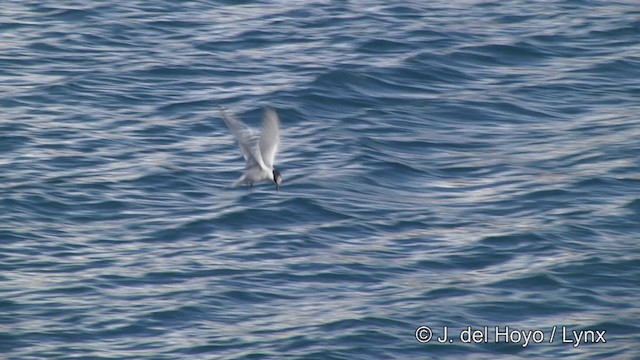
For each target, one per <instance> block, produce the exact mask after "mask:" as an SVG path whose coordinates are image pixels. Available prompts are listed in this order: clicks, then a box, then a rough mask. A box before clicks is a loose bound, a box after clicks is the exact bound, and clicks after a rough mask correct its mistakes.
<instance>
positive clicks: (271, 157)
mask: <svg viewBox="0 0 640 360" xmlns="http://www.w3.org/2000/svg"><path fill="white" fill-rule="evenodd" d="M279 144H280V120H279V119H278V115H277V114H276V112H275V111H274V110H273V109H270V108H266V109H264V115H263V120H262V135H261V136H260V153H261V154H262V160H263V162H264V164H265V165H266V167H267V168H268V169H273V164H274V162H275V159H276V152H278V145H279Z"/></svg>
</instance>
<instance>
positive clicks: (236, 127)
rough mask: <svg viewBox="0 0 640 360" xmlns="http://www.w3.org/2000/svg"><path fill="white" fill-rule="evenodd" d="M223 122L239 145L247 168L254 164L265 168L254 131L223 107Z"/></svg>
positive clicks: (221, 111)
mask: <svg viewBox="0 0 640 360" xmlns="http://www.w3.org/2000/svg"><path fill="white" fill-rule="evenodd" d="M220 113H221V114H222V118H223V119H224V122H225V123H226V124H227V126H228V127H229V130H231V132H232V133H233V136H234V137H235V138H236V141H238V144H239V145H240V150H241V151H242V155H244V158H245V160H247V165H246V166H245V167H246V168H247V169H248V168H251V167H254V166H256V165H258V166H260V167H261V168H266V167H265V165H264V162H263V161H262V155H261V154H260V147H259V146H258V144H257V143H256V140H255V138H256V134H255V131H253V130H251V129H250V128H248V127H247V125H245V124H244V123H243V122H242V121H240V120H238V119H236V118H235V116H233V115H231V114H230V113H228V112H227V111H226V110H225V109H222V108H221V109H220Z"/></svg>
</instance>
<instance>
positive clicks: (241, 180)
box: [231, 175, 246, 187]
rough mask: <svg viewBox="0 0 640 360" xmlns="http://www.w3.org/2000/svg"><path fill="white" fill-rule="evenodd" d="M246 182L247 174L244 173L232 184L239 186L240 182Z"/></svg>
mask: <svg viewBox="0 0 640 360" xmlns="http://www.w3.org/2000/svg"><path fill="white" fill-rule="evenodd" d="M245 182H246V179H245V176H244V175H242V176H240V177H239V178H238V180H236V181H234V182H233V185H231V186H232V187H236V186H238V185H240V184H242V183H245Z"/></svg>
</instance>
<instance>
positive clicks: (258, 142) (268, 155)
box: [220, 109, 283, 191]
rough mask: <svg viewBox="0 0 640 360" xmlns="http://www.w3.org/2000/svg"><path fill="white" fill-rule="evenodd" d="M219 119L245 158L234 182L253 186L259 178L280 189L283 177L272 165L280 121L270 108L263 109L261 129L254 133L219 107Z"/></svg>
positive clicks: (277, 142)
mask: <svg viewBox="0 0 640 360" xmlns="http://www.w3.org/2000/svg"><path fill="white" fill-rule="evenodd" d="M220 112H221V113H222V118H223V119H224V122H225V123H226V124H227V126H228V127H229V130H231V132H232V133H233V136H234V137H235V138H236V141H238V144H239V145H240V150H241V151H242V155H244V158H245V160H246V161H247V163H246V165H245V172H244V174H243V175H242V176H241V177H240V178H239V179H238V180H236V182H235V183H234V186H235V185H238V184H242V183H244V184H247V185H253V183H258V182H261V181H271V182H273V183H275V184H276V190H277V191H280V184H282V181H283V178H282V176H281V175H280V172H279V171H278V170H276V169H275V168H274V162H275V158H276V152H277V151H278V145H279V143H280V129H279V128H280V121H279V120H278V115H277V114H276V112H275V111H274V110H272V109H265V110H264V115H263V122H262V132H261V133H260V135H259V136H258V133H257V132H256V131H255V130H252V129H250V128H248V127H247V126H246V125H245V124H243V123H242V122H241V121H240V120H238V119H236V118H235V117H234V116H232V115H231V114H229V113H227V112H226V111H225V110H224V109H221V110H220Z"/></svg>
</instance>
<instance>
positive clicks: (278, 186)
mask: <svg viewBox="0 0 640 360" xmlns="http://www.w3.org/2000/svg"><path fill="white" fill-rule="evenodd" d="M276 191H277V192H280V185H278V184H276Z"/></svg>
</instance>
